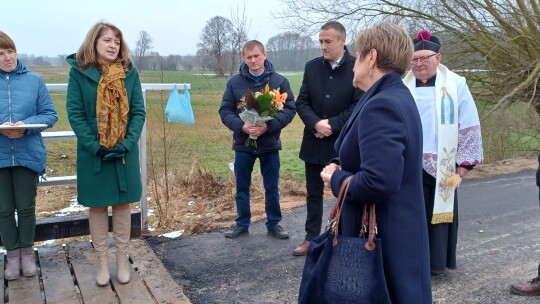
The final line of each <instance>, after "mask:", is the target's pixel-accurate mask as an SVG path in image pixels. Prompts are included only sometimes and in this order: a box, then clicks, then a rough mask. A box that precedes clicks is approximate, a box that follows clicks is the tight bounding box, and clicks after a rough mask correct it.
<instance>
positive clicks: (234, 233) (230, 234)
mask: <svg viewBox="0 0 540 304" xmlns="http://www.w3.org/2000/svg"><path fill="white" fill-rule="evenodd" d="M248 234H249V229H248V227H244V226H238V225H236V226H234V227H233V228H232V229H231V230H227V231H225V237H226V238H231V239H234V238H237V237H239V236H243V235H248Z"/></svg>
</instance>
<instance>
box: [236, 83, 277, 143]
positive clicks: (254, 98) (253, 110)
mask: <svg viewBox="0 0 540 304" xmlns="http://www.w3.org/2000/svg"><path fill="white" fill-rule="evenodd" d="M286 100H287V93H286V92H285V93H280V92H279V88H277V89H273V90H270V86H269V85H268V84H267V85H266V86H265V87H264V91H262V92H259V91H256V92H253V91H251V90H248V91H247V92H246V94H244V96H242V98H241V99H240V103H239V104H238V109H240V110H241V112H240V114H239V115H240V118H241V119H242V121H243V122H244V123H246V124H250V125H260V124H262V123H264V122H266V121H268V120H271V119H272V118H274V117H276V115H277V113H278V112H279V111H282V110H283V104H284V103H285V101H286ZM245 145H246V147H248V146H252V147H257V137H256V136H252V135H250V136H249V138H248V139H247V140H246V142H245Z"/></svg>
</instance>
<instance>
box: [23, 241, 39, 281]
mask: <svg viewBox="0 0 540 304" xmlns="http://www.w3.org/2000/svg"><path fill="white" fill-rule="evenodd" d="M21 270H22V274H23V276H25V277H32V276H34V275H36V273H37V266H36V259H35V253H34V248H32V246H30V247H24V248H21Z"/></svg>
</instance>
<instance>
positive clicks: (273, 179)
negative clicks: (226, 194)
mask: <svg viewBox="0 0 540 304" xmlns="http://www.w3.org/2000/svg"><path fill="white" fill-rule="evenodd" d="M257 158H258V159H259V162H260V164H261V174H262V177H263V184H264V197H265V211H266V227H267V228H271V227H273V226H274V225H276V224H277V223H279V221H281V209H280V207H279V188H278V182H279V165H280V164H279V151H274V152H267V153H262V154H253V153H250V152H245V151H235V154H234V174H235V176H236V212H237V214H238V218H237V219H236V225H238V226H242V227H249V225H250V223H251V210H250V206H249V188H250V186H251V173H252V172H253V166H254V165H255V160H256V159H257Z"/></svg>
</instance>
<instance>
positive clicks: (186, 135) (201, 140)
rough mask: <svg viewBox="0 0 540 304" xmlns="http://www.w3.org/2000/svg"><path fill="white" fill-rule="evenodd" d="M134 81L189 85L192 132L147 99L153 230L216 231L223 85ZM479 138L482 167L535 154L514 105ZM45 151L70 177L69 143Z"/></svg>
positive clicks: (285, 154) (166, 77)
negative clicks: (207, 219)
mask: <svg viewBox="0 0 540 304" xmlns="http://www.w3.org/2000/svg"><path fill="white" fill-rule="evenodd" d="M33 70H34V71H35V72H37V73H38V74H40V75H42V76H43V77H44V79H45V81H46V82H47V83H66V82H67V77H68V68H67V67H65V68H58V67H56V68H41V69H38V68H34V69H33ZM284 74H285V76H286V77H287V78H288V79H289V82H290V84H291V87H292V90H293V92H294V94H295V96H296V94H298V91H299V89H300V85H301V81H302V76H303V73H302V72H296V73H284ZM141 81H142V82H143V83H184V82H185V83H190V84H191V102H192V106H193V110H194V113H195V120H196V123H195V125H192V126H187V125H178V124H172V125H169V124H167V123H166V122H164V121H163V119H164V117H163V112H164V107H165V104H166V102H167V98H168V94H169V92H167V91H165V92H163V91H161V92H156V91H152V92H148V93H147V125H148V138H149V140H148V145H149V153H151V156H149V157H151V158H153V159H154V163H155V164H157V168H158V169H156V167H151V166H150V165H149V164H147V167H151V168H149V170H150V171H151V170H152V168H154V171H155V172H154V173H155V175H154V176H155V181H156V183H155V184H152V185H158V186H157V187H153V186H152V185H149V189H150V191H151V193H150V195H151V196H152V199H153V200H151V207H152V208H156V209H158V210H162V211H163V210H164V212H165V214H167V216H166V219H163V220H161V222H160V223H159V224H158V226H160V227H167V226H168V227H169V228H171V227H178V226H180V227H182V229H186V230H189V231H192V232H195V231H198V230H201V229H206V228H211V227H214V226H216V225H210V224H208V223H204V220H201V219H200V217H199V218H198V217H197V216H200V215H201V214H206V213H208V211H209V210H212V213H213V214H216V213H217V214H221V215H222V216H220V217H218V218H217V219H215V221H214V222H215V223H222V224H224V223H227V222H228V221H230V220H231V219H234V216H235V212H234V204H233V193H234V191H233V190H234V183H233V182H232V173H231V171H230V169H229V163H230V162H231V161H232V160H233V159H234V153H233V151H232V150H231V131H230V130H228V129H227V128H226V127H225V126H223V124H222V123H221V120H220V118H219V115H218V112H217V111H218V108H219V105H220V102H221V97H222V94H223V91H224V88H225V84H226V82H227V79H226V78H217V77H215V76H214V75H213V74H212V73H210V72H204V71H174V72H168V71H166V72H151V71H144V72H142V73H141ZM473 93H474V92H473ZM52 97H53V100H54V104H55V106H56V109H57V111H58V114H59V120H58V123H57V124H56V125H55V126H54V128H52V131H65V130H70V126H69V123H68V121H67V116H66V110H65V98H66V97H65V93H62V92H54V93H52ZM476 101H477V106H478V109H479V112H480V115H481V116H483V113H485V112H487V111H488V110H489V109H490V108H491V106H490V105H489V104H488V103H484V102H482V100H481V99H477V100H476ZM302 129H303V123H302V121H301V120H300V119H299V117H298V116H296V117H295V119H294V120H293V122H292V123H291V124H290V125H289V126H287V127H286V128H285V129H283V130H282V143H283V150H282V151H281V153H280V156H281V176H282V180H281V183H280V188H281V193H282V196H290V195H300V197H299V198H298V199H300V200H302V198H301V195H302V194H303V187H304V186H303V180H304V169H303V168H304V165H303V162H302V161H301V160H300V159H299V158H298V153H299V149H300V143H301V137H302ZM482 133H483V138H484V139H483V140H484V154H485V161H486V162H491V161H494V160H499V159H503V158H511V157H518V156H529V155H531V154H534V153H536V152H537V151H538V150H539V147H540V144H539V140H538V119H537V116H536V114H535V113H534V111H533V110H532V109H531V108H529V107H527V106H526V105H524V104H519V105H514V106H512V107H510V108H508V109H506V110H504V111H499V112H498V113H496V114H494V115H491V116H489V117H488V118H486V119H483V120H482ZM47 148H48V162H47V170H48V171H47V174H48V176H62V175H74V174H75V157H76V155H75V144H74V142H51V143H48V144H47ZM165 152H166V153H165ZM165 155H167V159H168V164H167V169H168V173H164V172H163V170H162V167H163V166H164V163H163V161H164V159H165ZM194 164H195V166H194ZM256 170H257V169H256ZM194 172H195V173H197V174H196V175H197V176H196V177H195V176H194V175H193V174H195V173H194ZM256 172H257V171H256ZM165 174H166V176H167V177H165ZM165 179H169V181H168V182H167V184H168V185H169V186H168V187H170V188H171V189H170V190H171V191H167V193H165V192H163V187H164V185H165V181H164V180H165ZM201 184H208V185H213V187H214V188H218V189H210V188H209V187H204V185H201ZM258 184H260V178H259V177H258V174H254V187H255V188H256V187H260V186H257V185H258ZM74 191H75V190H74V188H73V187H67V188H66V187H65V188H52V189H45V190H44V191H41V192H40V195H41V199H42V201H44V202H43V203H42V204H38V209H39V210H46V211H50V210H56V209H55V208H57V209H58V206H56V205H57V204H58V202H59V201H60V202H62V203H61V204H63V205H68V204H69V199H70V198H72V196H73V195H74V194H73V193H74ZM254 191H255V197H254V200H255V199H261V195H262V191H263V190H262V189H258V190H257V189H255V190H254ZM158 192H159V193H158ZM47 197H49V198H50V199H47ZM166 197H168V199H167V198H166ZM59 198H62V199H59ZM55 201H56V203H55ZM189 201H197V202H201V203H200V204H198V205H196V206H195V207H194V206H191V205H190V206H189V207H188V206H186V204H185V203H186V202H189ZM49 202H50V203H49ZM40 208H41V209H40ZM60 208H63V207H60ZM172 210H174V212H172ZM160 212H161V211H160ZM255 212H257V211H255ZM259 213H260V214H264V210H260V212H259ZM217 225H218V226H219V224H217Z"/></svg>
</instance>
